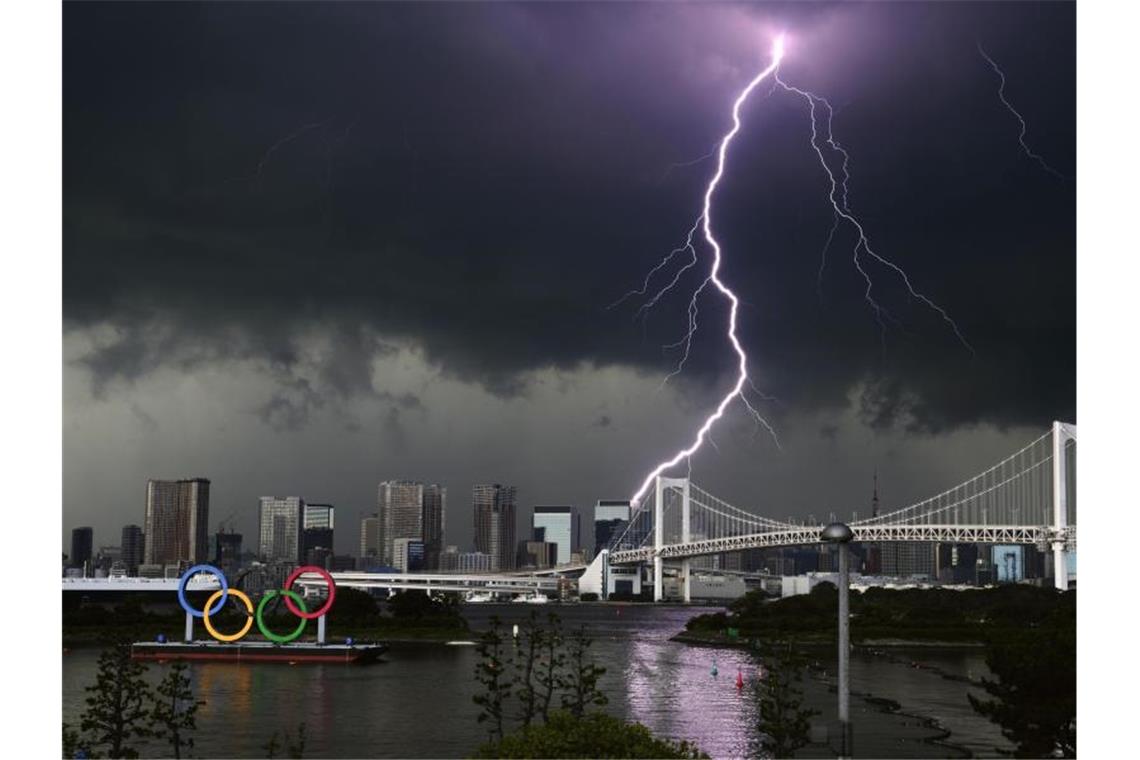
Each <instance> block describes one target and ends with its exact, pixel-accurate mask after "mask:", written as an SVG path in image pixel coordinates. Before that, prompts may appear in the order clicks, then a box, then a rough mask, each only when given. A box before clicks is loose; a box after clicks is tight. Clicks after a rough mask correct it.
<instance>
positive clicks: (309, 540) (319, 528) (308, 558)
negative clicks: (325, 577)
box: [301, 504, 336, 567]
mask: <svg viewBox="0 0 1140 760" xmlns="http://www.w3.org/2000/svg"><path fill="white" fill-rule="evenodd" d="M335 509H336V508H335V507H334V506H333V505H332V504H306V505H305V511H304V519H303V520H302V524H301V559H302V560H303V561H304V563H305V564H306V565H316V566H317V567H324V566H325V560H326V559H327V558H328V557H331V556H332V555H333V522H334V520H333V518H334V514H335Z"/></svg>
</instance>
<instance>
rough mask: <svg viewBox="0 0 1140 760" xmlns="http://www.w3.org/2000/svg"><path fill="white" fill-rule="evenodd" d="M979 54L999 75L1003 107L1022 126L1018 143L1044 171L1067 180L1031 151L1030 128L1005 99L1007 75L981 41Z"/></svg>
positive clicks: (1000, 97)
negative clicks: (1027, 140) (1027, 133)
mask: <svg viewBox="0 0 1140 760" xmlns="http://www.w3.org/2000/svg"><path fill="white" fill-rule="evenodd" d="M978 52H979V53H981V56H982V58H985V59H986V63H988V64H989V65H990V68H992V69H993V70H994V73H995V74H997V75H998V92H997V94H998V98H999V99H1000V100H1001V102H1002V105H1004V106H1005V108H1006V110H1007V111H1009V112H1010V113H1011V114H1013V116H1014V118H1016V119H1017V123H1018V124H1020V125H1021V131H1020V132H1019V133H1018V135H1017V141H1018V142H1019V143H1021V149H1022V150H1023V151H1024V152H1025V155H1026V156H1028V157H1029V158H1031V159H1033V160H1034V161H1036V162H1037V163H1038V164H1040V165H1041V168H1042V169H1044V170H1045V171H1047V172H1049V173H1050V174H1052V175H1053V176H1054V177H1057V178H1058V179H1065V175H1064V174H1061V172H1059V171H1057V170H1056V169H1054V168H1053V167H1052V166H1050V165H1049V164H1048V163H1046V161H1045V159H1044V158H1042V157H1041V156H1040V155H1038V154H1036V153H1034V152H1033V151H1032V150H1030V148H1029V143H1027V142H1026V141H1025V133H1026V132H1027V131H1029V130H1028V127H1026V125H1025V119H1024V118H1023V117H1022V115H1021V114H1020V113H1018V111H1017V109H1016V108H1014V107H1013V104H1012V103H1010V102H1009V100H1007V99H1006V97H1005V73H1004V72H1003V71H1002V70H1001V68H999V67H998V65H997V63H996V62H995V61H994V59H993V58H990V56H989V54H988V53H986V50H985V48H983V47H982V43H981V41H980V40H979V41H978Z"/></svg>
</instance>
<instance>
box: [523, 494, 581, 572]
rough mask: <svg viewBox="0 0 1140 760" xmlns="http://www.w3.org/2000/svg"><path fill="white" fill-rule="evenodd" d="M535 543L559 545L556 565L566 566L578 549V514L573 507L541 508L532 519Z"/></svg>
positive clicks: (537, 508)
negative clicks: (542, 542)
mask: <svg viewBox="0 0 1140 760" xmlns="http://www.w3.org/2000/svg"><path fill="white" fill-rule="evenodd" d="M532 520H533V522H532V535H531V540H533V541H547V542H549V543H552V544H557V545H558V558H557V560H556V562H555V564H558V565H566V564H569V562H570V554H571V552H574V551H576V550H577V549H578V512H577V510H575V509H574V507H571V506H539V507H535V508H534V516H533V518H532Z"/></svg>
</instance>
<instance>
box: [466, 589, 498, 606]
mask: <svg viewBox="0 0 1140 760" xmlns="http://www.w3.org/2000/svg"><path fill="white" fill-rule="evenodd" d="M494 600H495V598H494V597H493V596H491V595H490V594H482V593H479V592H478V591H469V592H468V593H467V596H466V597H464V599H463V601H465V602H467V603H468V604H482V603H485V602H493V601H494Z"/></svg>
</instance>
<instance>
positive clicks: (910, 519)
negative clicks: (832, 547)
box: [584, 422, 1077, 601]
mask: <svg viewBox="0 0 1140 760" xmlns="http://www.w3.org/2000/svg"><path fill="white" fill-rule="evenodd" d="M1076 435H1077V428H1076V425H1073V424H1068V423H1064V422H1054V423H1053V426H1052V428H1051V429H1050V430H1049V431H1048V432H1046V433H1044V434H1043V435H1041V436H1040V437H1038V438H1036V439H1035V440H1033V441H1032V442H1030V443H1029V444H1028V445H1026V446H1025V447H1023V448H1022V449H1020V450H1019V451H1017V452H1015V453H1013V454H1011V455H1010V456H1008V457H1006V458H1005V459H1003V460H1002V461H1000V462H998V463H997V464H995V465H994V466H992V467H990V468H989V469H987V470H985V471H984V472H982V473H979V474H978V475H975V476H974V477H972V478H970V479H969V480H966V481H965V482H963V483H961V484H959V485H957V486H955V487H953V488H950V489H947V490H945V491H942V492H941V493H939V494H937V495H936V496H932V497H930V498H927V499H923V500H922V501H919V502H916V503H914V504H910V505H908V506H905V507H902V508H899V509H893V510H891V511H887V512H882V513H880V514H873V515H871V516H870V517H867V518H864V519H853V520H852V521H851V522H850V523H849V526H850V527H851V530H852V531H853V533H854V539H853V542H854V543H863V544H879V543H885V542H893V541H905V542H930V543H947V544H959V543H961V544H1031V545H1035V546H1036V547H1037V548H1038V549H1039V550H1040V551H1043V552H1045V551H1050V550H1051V551H1052V555H1053V572H1054V584H1055V585H1056V587H1057V588H1059V589H1067V588H1068V587H1069V579H1068V569H1067V568H1068V566H1067V559H1068V554H1069V553H1070V552H1073V551H1075V550H1076V542H1077V527H1076V525H1077V520H1076V516H1077V515H1076V440H1077V439H1076ZM823 527H824V525H823V523H818V524H808V522H806V521H802V522H795V521H793V520H791V519H789V520H787V521H782V520H777V519H772V518H769V517H764V516H762V515H760V514H757V513H756V511H750V510H745V509H741V508H739V507H736V506H733V505H732V504H729V503H728V502H726V501H724V500H722V499H719V498H717V497H716V496H714V495H712V494H711V493H709V492H708V491H705V490H704V489H702V488H700V487H698V486H697V485H696V484H695V483H692V482H691V481H690V480H689V479H688V478H667V477H660V476H659V477H658V478H657V479H656V484H655V489H654V495H653V499H652V502H651V503H650V504H642V505H639V506H638V508H637V509H636V511H635V512H634V513H633V514H632V515H631V517H630V521H629V523H628V525H627V526H626V528H625V530H624V531H623V532H622V533H620V534H619V535H618V536H617V537H616V538H615V539H614V540H613V541H612V542H611V543H610V546H609V548H608V550H607V551H603V552H601V553H599V555H598V557H597V558H595V560H594V563H593V564H592V565H591V567H590V568H588V569H587V570H586V573H585V575H584V579H588V578H590V577H591V576H592V577H593V578H596V579H599V580H600V581H601V583H602V586H603V587H604V585H605V583H606V580H605V578H606V576H607V575H608V574H609V573H610V572H611V571H610V567H611V566H612V567H614V569H615V570H616V572H619V573H621V572H625V573H628V572H629V568H630V567H631V566H638V567H640V566H645V565H648V564H650V563H652V566H653V598H654V600H657V601H660V600H661V599H662V597H663V583H662V579H663V576H664V570H665V566H666V563H670V564H679V568H678V569H679V571H680V572H679V576H680V578H682V582H683V586H682V588H683V593H684V598H685V601H689V586H690V580H691V574H690V572H689V560H690V559H692V558H694V557H700V556H704V555H711V554H720V553H722V552H734V551H741V550H746V549H763V548H776V547H790V546H803V545H810V544H818V543H820V531H821V530H822V529H823ZM623 566H624V569H623ZM586 582H587V583H590V584H591V585H593V583H591V581H590V580H587V581H586Z"/></svg>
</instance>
